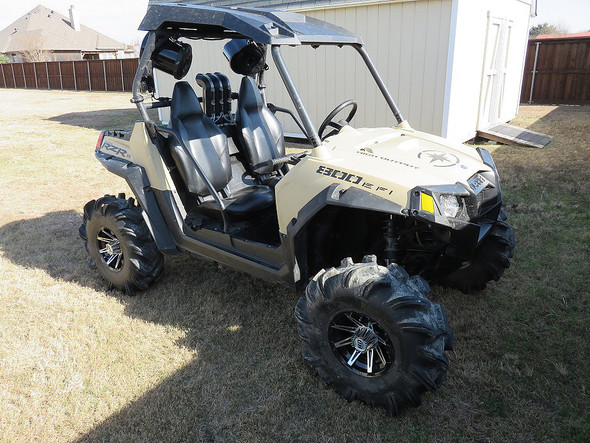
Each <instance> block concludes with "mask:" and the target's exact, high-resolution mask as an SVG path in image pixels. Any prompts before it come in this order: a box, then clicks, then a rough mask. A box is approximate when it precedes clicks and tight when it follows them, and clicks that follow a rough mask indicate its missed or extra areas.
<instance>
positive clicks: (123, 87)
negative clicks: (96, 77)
mask: <svg viewBox="0 0 590 443" xmlns="http://www.w3.org/2000/svg"><path fill="white" fill-rule="evenodd" d="M119 64H120V65H121V90H122V91H123V92H125V78H124V77H123V59H119Z"/></svg>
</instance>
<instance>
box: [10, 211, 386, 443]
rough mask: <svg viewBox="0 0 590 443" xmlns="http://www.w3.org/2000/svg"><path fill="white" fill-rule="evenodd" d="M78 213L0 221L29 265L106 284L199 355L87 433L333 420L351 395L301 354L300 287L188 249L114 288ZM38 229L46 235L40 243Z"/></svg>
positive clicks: (157, 434) (88, 283) (281, 428)
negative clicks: (315, 372)
mask: <svg viewBox="0 0 590 443" xmlns="http://www.w3.org/2000/svg"><path fill="white" fill-rule="evenodd" d="M80 218H81V217H80V214H79V213H77V212H75V211H60V212H53V213H49V214H46V215H44V216H42V217H39V218H35V219H29V220H19V221H15V222H12V223H9V224H6V225H4V226H1V227H0V250H1V251H2V253H3V255H4V257H5V258H6V259H9V260H10V261H12V262H13V263H14V264H16V265H18V266H22V267H23V268H36V269H41V270H44V271H46V272H48V273H49V275H51V277H53V278H54V279H56V280H61V281H67V282H73V283H76V284H79V285H81V286H83V287H87V288H89V289H90V290H93V291H104V292H105V293H107V294H109V295H111V296H113V297H115V298H116V299H117V300H118V301H120V302H121V304H122V305H123V306H124V313H125V315H128V316H130V317H132V318H138V319H141V320H144V321H147V322H153V323H155V324H160V325H164V326H170V327H174V328H177V329H179V330H182V331H184V332H185V335H184V337H183V338H182V339H181V340H180V341H179V342H178V343H177V344H178V346H181V347H186V348H188V349H191V350H194V351H195V353H196V357H195V359H194V360H192V361H191V362H190V363H189V364H188V365H186V366H184V367H183V368H182V369H180V370H179V371H177V372H175V373H174V374H173V375H171V376H170V377H168V378H167V379H165V380H164V381H162V382H161V383H159V384H157V386H155V387H154V388H153V389H151V390H150V391H148V392H147V393H145V394H143V395H142V396H140V397H139V398H138V399H137V400H135V401H133V402H132V403H130V404H128V405H127V406H125V407H124V408H123V409H121V410H120V411H118V412H117V413H115V414H114V415H112V416H111V417H109V418H108V419H106V420H105V421H103V422H102V423H100V424H98V425H97V426H96V427H94V429H92V430H91V431H90V432H88V433H87V434H86V435H84V436H83V437H81V438H80V441H97V440H98V441H105V440H108V441H110V440H118V441H138V440H139V441H160V440H170V439H173V440H176V441H187V440H188V441H210V440H213V439H221V440H228V439H231V440H235V439H249V438H248V437H250V438H252V437H253V436H256V437H257V438H263V439H264V438H266V439H271V438H272V437H273V436H277V435H285V436H289V435H291V436H295V435H296V434H297V426H298V424H297V423H298V422H297V420H293V417H302V418H305V419H306V420H312V421H313V422H315V421H316V420H317V423H316V424H317V426H320V425H321V420H325V421H326V422H329V421H330V418H329V416H330V412H329V411H330V410H331V408H333V407H334V405H335V404H339V403H338V402H342V403H344V401H343V400H338V399H337V396H336V395H335V394H333V393H332V392H330V391H326V390H325V389H322V384H321V382H320V381H319V380H318V379H317V378H316V377H314V376H312V375H311V374H310V373H309V371H308V370H307V369H306V368H305V366H304V364H303V362H302V360H301V357H300V349H301V343H300V340H299V338H298V336H297V333H296V329H295V320H294V317H293V307H294V305H295V303H296V301H297V298H298V296H299V295H298V294H296V293H295V292H294V291H292V290H290V289H287V288H283V287H281V286H278V285H275V284H271V283H266V282H264V281H262V280H258V279H254V278H252V277H250V276H248V275H246V274H244V273H240V272H237V271H233V270H230V269H226V268H221V267H219V266H217V265H215V264H213V263H209V262H202V261H199V260H196V259H194V258H192V257H190V256H180V257H172V258H170V259H168V258H167V260H166V273H165V276H164V278H163V280H162V281H161V282H159V283H158V284H156V285H155V286H154V287H153V288H151V289H150V290H148V291H146V292H144V293H141V294H140V295H138V296H136V297H129V296H127V295H124V294H123V293H121V292H120V291H116V290H114V291H107V290H106V283H105V282H104V281H102V280H101V279H100V278H99V277H98V275H97V274H96V272H95V271H93V270H91V269H89V268H88V266H87V255H86V252H85V250H84V247H83V243H82V241H81V240H80V239H79V237H78V227H79V225H80V221H81V220H80ZM33 232H35V233H38V234H40V236H41V237H42V238H44V239H45V241H43V242H32V241H31V233H33ZM130 346H133V343H132V342H131V343H130ZM155 353H156V354H157V352H156V351H155ZM310 392H313V394H312V395H310ZM335 402H336V403H335ZM358 410H359V409H358V408H357V407H356V406H355V407H353V408H352V409H349V413H348V414H355V412H354V411H356V412H358ZM361 411H362V409H361ZM363 413H364V412H363ZM366 413H374V411H373V412H371V411H370V410H369V409H367V411H366ZM326 414H327V415H328V416H326ZM348 414H344V415H345V416H348ZM379 415H380V416H381V415H383V414H379ZM351 421H352V422H354V419H353V418H351ZM324 426H325V425H324ZM320 434H321V433H320Z"/></svg>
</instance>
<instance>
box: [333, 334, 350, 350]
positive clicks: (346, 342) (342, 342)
mask: <svg viewBox="0 0 590 443" xmlns="http://www.w3.org/2000/svg"><path fill="white" fill-rule="evenodd" d="M346 345H352V336H350V337H348V338H345V339H343V340H340V341H339V342H336V343H334V347H335V348H341V347H342V346H346Z"/></svg>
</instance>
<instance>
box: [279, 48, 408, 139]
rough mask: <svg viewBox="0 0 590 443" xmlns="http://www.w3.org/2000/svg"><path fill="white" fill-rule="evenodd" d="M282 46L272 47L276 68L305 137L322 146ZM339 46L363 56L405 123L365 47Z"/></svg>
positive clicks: (400, 118) (392, 108)
mask: <svg viewBox="0 0 590 443" xmlns="http://www.w3.org/2000/svg"><path fill="white" fill-rule="evenodd" d="M280 46H281V45H271V54H272V58H273V61H274V63H275V66H276V67H277V70H278V71H279V74H280V76H281V79H282V80H283V83H284V85H285V88H287V92H288V93H289V96H290V97H291V100H292V102H293V105H294V106H295V110H296V111H297V113H298V114H299V117H300V118H301V122H302V124H303V127H304V128H305V131H306V132H307V134H305V135H306V136H307V138H308V139H309V140H310V141H311V143H312V145H313V146H314V147H317V146H320V145H321V144H322V141H321V139H320V136H319V134H318V132H317V129H316V128H315V125H314V124H313V121H312V120H311V117H310V115H309V112H308V111H307V108H306V107H305V104H304V103H303V99H302V98H301V95H300V94H299V91H298V90H297V86H296V85H295V82H294V81H293V78H292V77H291V74H290V73H289V69H288V68H287V65H286V64H285V60H284V59H283V56H282V54H281V49H280ZM302 46H303V45H302ZM311 46H313V47H314V48H317V47H319V46H334V45H333V44H312V45H311ZM337 46H339V47H342V46H352V47H353V48H354V49H356V51H357V52H358V53H359V54H360V55H361V58H362V59H363V61H364V62H365V65H366V66H367V68H368V69H369V72H370V73H371V75H372V76H373V80H375V83H377V86H378V87H379V90H380V91H381V93H382V94H383V97H384V98H385V101H386V102H387V105H388V106H389V109H391V111H392V112H393V115H394V116H395V118H396V120H397V122H398V124H401V123H403V122H404V118H403V116H402V114H401V112H400V111H399V108H398V107H397V105H396V104H395V101H394V100H393V97H392V96H391V93H390V92H389V90H388V89H387V86H386V85H385V82H384V81H383V79H382V78H381V75H380V74H379V72H378V71H377V68H376V67H375V64H374V63H373V61H372V60H371V57H370V56H369V53H368V52H367V50H366V49H365V47H364V46H363V45H361V44H346V45H344V44H338V45H337Z"/></svg>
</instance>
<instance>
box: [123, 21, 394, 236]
mask: <svg viewBox="0 0 590 443" xmlns="http://www.w3.org/2000/svg"><path fill="white" fill-rule="evenodd" d="M158 34H164V35H167V36H168V38H170V37H173V38H178V37H182V36H183V32H182V31H180V30H168V29H166V30H156V31H155V32H154V31H150V32H149V33H148V36H147V40H146V43H145V46H144V48H143V53H142V55H141V58H140V60H139V66H138V68H137V71H136V73H135V77H134V79H133V97H132V99H131V102H132V103H135V104H136V105H137V108H138V110H139V113H140V115H141V118H142V120H143V122H144V123H145V125H146V128H147V131H148V133H149V135H150V137H151V138H152V139H155V138H156V136H157V133H160V134H166V135H167V136H169V137H173V138H174V139H175V140H176V142H177V143H178V145H179V146H180V147H181V148H182V149H183V151H184V152H185V154H186V155H187V156H188V158H189V159H190V160H191V163H192V164H193V166H194V167H195V170H196V171H197V173H198V174H199V177H200V178H201V179H202V180H203V182H204V183H205V185H206V186H207V188H208V189H209V192H210V193H211V195H212V196H213V198H214V199H215V202H216V203H217V205H218V206H219V209H220V211H221V214H222V219H223V225H224V231H225V232H227V230H228V228H229V222H228V220H227V216H226V214H225V211H224V209H225V205H224V203H223V199H222V198H221V196H220V195H219V193H218V192H217V191H216V189H215V188H214V186H213V184H212V183H211V181H210V180H209V179H208V178H207V176H206V175H205V174H204V173H203V171H202V169H201V168H200V167H199V164H198V162H197V161H196V159H195V158H193V156H192V155H191V154H190V152H189V150H188V148H187V146H185V143H184V142H183V140H182V137H180V136H179V135H178V134H176V133H175V132H174V131H172V130H171V129H169V128H166V127H164V126H160V125H157V124H156V123H155V122H154V121H153V120H152V119H151V118H150V116H149V115H148V113H147V110H148V109H154V108H161V107H165V106H169V105H170V100H169V99H162V100H160V99H158V100H159V101H156V102H151V103H145V102H144V96H143V95H142V94H141V92H142V87H143V88H145V85H146V83H150V80H149V79H150V78H151V77H152V76H153V67H152V60H151V57H152V54H153V52H154V50H155V47H156V39H157V38H158V37H159V35H158ZM188 34H189V35H188V36H189V37H190V34H191V33H190V32H189V33H188ZM232 37H233V38H238V37H236V36H235V35H233V36H232ZM240 37H242V36H240ZM193 38H194V37H193ZM242 38H243V37H242ZM303 44H306V45H311V46H313V47H317V46H320V45H337V46H339V47H342V46H344V45H347V46H352V47H353V48H354V49H356V51H357V52H358V53H359V54H360V55H361V57H362V59H363V61H364V62H365V64H366V66H367V68H368V69H369V72H370V73H371V75H372V76H373V79H374V80H375V82H376V83H377V86H378V87H379V90H380V91H381V93H382V94H383V97H384V98H385V101H386V102H387V104H388V106H389V108H390V109H391V111H392V112H393V115H394V116H395V118H396V120H397V122H398V123H402V122H403V121H404V118H403V117H402V115H401V113H400V111H399V109H398V107H397V105H396V104H395V101H394V100H393V97H392V96H391V94H390V93H389V91H388V89H387V86H386V85H385V83H384V82H383V79H382V78H381V76H380V75H379V72H378V71H377V68H376V67H375V64H374V63H373V61H372V60H371V58H370V57H369V54H368V53H367V51H366V49H365V47H364V46H363V44H362V43H332V42H326V43H315V42H314V43H303ZM266 46H267V45H264V47H265V54H266ZM280 46H281V45H279V44H272V45H271V54H272V58H273V60H274V63H275V66H276V67H277V70H278V72H279V74H280V76H281V79H282V80H283V83H284V85H285V87H286V88H287V92H288V93H289V96H290V97H291V100H292V102H293V104H294V106H295V109H296V111H297V113H298V114H299V117H300V119H301V124H300V123H299V122H298V121H297V120H295V121H296V123H297V124H298V125H299V126H300V127H301V126H303V128H302V129H304V130H305V135H306V136H307V138H308V139H309V141H310V142H311V144H312V145H313V147H314V148H316V147H318V146H320V145H321V144H322V141H321V139H320V136H319V135H318V132H317V129H316V128H315V125H314V124H313V122H312V120H311V117H310V115H309V112H308V111H307V109H306V107H305V105H304V103H303V99H302V98H301V95H300V94H299V91H298V90H297V87H296V86H295V83H294V81H293V78H292V77H291V74H290V73H289V70H288V68H287V65H286V64H285V61H284V59H283V56H282V54H281V50H280ZM258 86H259V88H260V89H261V91H262V93H263V94H262V95H263V99H264V101H265V102H266V97H265V95H264V88H265V86H264V70H263V71H262V72H261V73H260V74H258ZM275 109H277V110H279V111H281V110H283V109H282V108H278V107H275ZM291 115H292V114H291Z"/></svg>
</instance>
